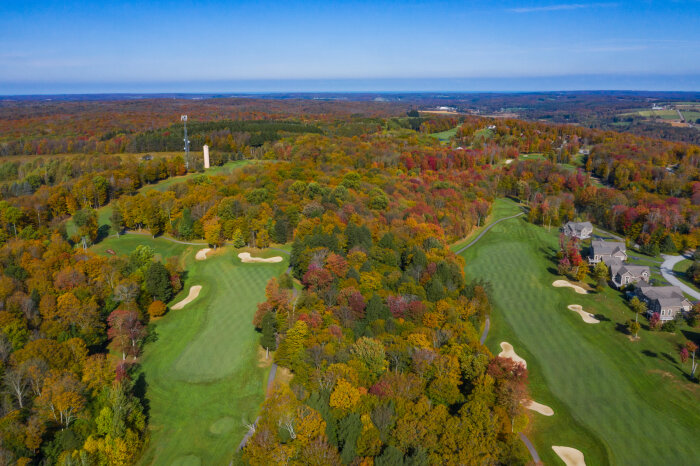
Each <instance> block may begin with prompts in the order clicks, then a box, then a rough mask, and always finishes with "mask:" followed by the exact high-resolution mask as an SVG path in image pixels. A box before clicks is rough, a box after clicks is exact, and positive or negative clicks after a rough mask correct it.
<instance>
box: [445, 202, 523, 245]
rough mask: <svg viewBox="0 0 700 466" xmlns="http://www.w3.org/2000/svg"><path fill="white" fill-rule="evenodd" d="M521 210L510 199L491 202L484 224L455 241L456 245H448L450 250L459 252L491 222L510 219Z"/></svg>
mask: <svg viewBox="0 0 700 466" xmlns="http://www.w3.org/2000/svg"><path fill="white" fill-rule="evenodd" d="M521 211H522V209H521V207H520V205H519V204H518V203H517V202H515V201H513V200H512V199H504V198H499V199H496V200H495V201H494V202H493V206H492V207H491V213H490V214H489V216H488V218H487V219H486V221H485V222H484V224H483V225H482V226H480V227H478V228H476V229H475V230H474V231H472V232H471V233H469V235H467V236H466V237H465V238H463V239H461V240H459V241H457V242H456V243H453V244H451V245H450V249H451V250H452V251H459V250H460V249H461V248H462V247H464V246H465V245H467V244H468V243H469V242H470V241H471V240H473V239H474V238H476V236H477V235H478V234H479V233H481V232H482V231H484V228H486V227H488V226H489V225H491V224H493V222H496V221H498V220H499V219H502V218H505V217H510V216H511V215H515V214H517V213H518V212H521Z"/></svg>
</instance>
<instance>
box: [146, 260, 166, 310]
mask: <svg viewBox="0 0 700 466" xmlns="http://www.w3.org/2000/svg"><path fill="white" fill-rule="evenodd" d="M144 287H145V288H146V292H147V293H148V294H149V295H151V296H153V299H157V300H159V301H163V302H164V303H167V302H168V301H170V298H172V297H173V286H172V284H171V283H170V274H169V273H168V270H167V269H166V268H165V266H164V265H163V264H161V263H160V262H153V263H152V264H151V266H150V267H148V269H147V270H146V276H145V279H144Z"/></svg>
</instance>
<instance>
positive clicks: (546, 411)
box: [523, 400, 554, 416]
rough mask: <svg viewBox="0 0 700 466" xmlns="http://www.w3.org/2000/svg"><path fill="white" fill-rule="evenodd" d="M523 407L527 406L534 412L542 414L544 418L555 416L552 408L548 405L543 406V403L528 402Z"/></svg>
mask: <svg viewBox="0 0 700 466" xmlns="http://www.w3.org/2000/svg"><path fill="white" fill-rule="evenodd" d="M523 406H525V407H526V408H527V409H530V410H532V411H537V412H538V413H540V414H542V415H543V416H554V410H553V409H552V408H550V407H549V406H547V405H543V404H541V403H538V402H536V401H532V400H530V401H528V402H526V403H523Z"/></svg>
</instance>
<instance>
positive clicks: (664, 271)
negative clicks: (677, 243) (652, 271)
mask: <svg viewBox="0 0 700 466" xmlns="http://www.w3.org/2000/svg"><path fill="white" fill-rule="evenodd" d="M661 257H663V258H664V262H663V264H661V275H662V276H663V277H664V279H666V281H667V282H669V283H670V284H671V285H675V286H677V287H679V288H680V289H681V290H683V292H684V293H686V294H689V295H690V296H692V297H693V298H695V299H698V300H700V292H698V291H697V290H694V289H693V288H691V287H689V286H688V285H686V284H685V283H683V282H682V281H680V280H679V279H678V278H676V275H675V273H674V272H673V266H674V265H676V264H677V263H679V262H680V261H682V260H683V259H690V258H689V257H685V256H666V255H663V254H662V255H661Z"/></svg>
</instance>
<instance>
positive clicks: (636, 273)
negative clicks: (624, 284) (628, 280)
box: [605, 257, 651, 277]
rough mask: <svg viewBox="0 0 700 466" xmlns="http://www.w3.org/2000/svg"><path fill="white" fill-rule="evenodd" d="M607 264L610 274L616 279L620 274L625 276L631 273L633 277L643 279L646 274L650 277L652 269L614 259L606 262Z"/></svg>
mask: <svg viewBox="0 0 700 466" xmlns="http://www.w3.org/2000/svg"><path fill="white" fill-rule="evenodd" d="M605 264H606V265H607V266H608V267H610V273H611V274H612V276H613V277H614V276H615V275H617V274H618V273H619V274H620V275H624V274H626V273H629V274H630V275H632V276H633V277H641V276H642V274H643V273H644V272H646V273H647V274H648V275H650V274H651V269H649V267H647V266H646V265H629V264H625V263H624V262H622V261H621V260H620V259H618V258H616V257H613V258H612V259H610V260H608V261H606V262H605Z"/></svg>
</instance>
